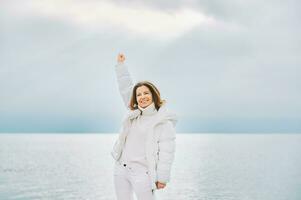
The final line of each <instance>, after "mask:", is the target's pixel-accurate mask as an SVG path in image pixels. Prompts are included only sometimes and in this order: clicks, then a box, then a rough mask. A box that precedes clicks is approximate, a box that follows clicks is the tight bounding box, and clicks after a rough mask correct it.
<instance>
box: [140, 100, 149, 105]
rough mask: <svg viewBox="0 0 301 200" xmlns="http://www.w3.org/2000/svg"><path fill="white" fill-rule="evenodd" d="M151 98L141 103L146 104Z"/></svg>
mask: <svg viewBox="0 0 301 200" xmlns="http://www.w3.org/2000/svg"><path fill="white" fill-rule="evenodd" d="M148 102H149V100H145V101H141V103H143V104H145V103H148Z"/></svg>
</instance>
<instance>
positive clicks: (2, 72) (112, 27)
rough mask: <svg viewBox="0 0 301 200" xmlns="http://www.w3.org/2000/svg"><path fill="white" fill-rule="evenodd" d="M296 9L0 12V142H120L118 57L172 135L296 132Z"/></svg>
mask: <svg viewBox="0 0 301 200" xmlns="http://www.w3.org/2000/svg"><path fill="white" fill-rule="evenodd" d="M300 6H301V3H300V2H299V1H297V0H286V1H271V0H267V1H259V0H252V1H251V0H249V1H243V0H235V1H216V0H210V1H208V0H199V1H195V0H172V1H171V0H168V1H150V0H147V1H138V0H135V1H131V0H128V1H121V0H110V1H106V0H104V1H93V0H85V1H83V0H82V1H79V0H73V1H70V0H60V1H53V0H52V1H50V0H44V1H38V0H36V1H33V0H27V1H17V0H2V1H1V2H0V44H1V45H0V91H1V92H0V132H2V133H20V132H37V133H43V132H45V133H46V132H58V133H62V132H67V133H75V132H78V133H89V132H97V133H111V132H117V131H118V130H119V128H120V126H121V120H122V118H123V116H124V114H125V113H126V108H125V107H124V106H123V103H122V98H121V96H120V94H119V91H118V87H117V82H116V77H115V71H114V66H115V64H116V57H117V54H118V53H120V52H122V53H124V54H125V56H126V61H125V62H126V64H127V65H128V67H129V70H130V73H131V75H132V77H133V80H134V81H135V82H137V81H142V80H148V81H151V82H152V83H154V84H155V85H156V86H157V87H158V88H159V90H160V93H161V96H162V98H163V99H165V100H166V101H167V102H168V108H169V110H170V111H173V112H174V113H176V114H177V116H178V124H177V127H176V130H177V132H179V133H203V132H204V133H301V92H300V91H301V79H300V78H301V37H300V35H301V24H300V19H301V13H300V12H299V10H300Z"/></svg>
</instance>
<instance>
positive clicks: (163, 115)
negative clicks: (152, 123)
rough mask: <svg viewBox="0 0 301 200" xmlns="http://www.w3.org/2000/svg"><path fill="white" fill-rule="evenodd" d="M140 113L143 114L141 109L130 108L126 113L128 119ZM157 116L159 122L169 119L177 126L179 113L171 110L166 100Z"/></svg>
mask: <svg viewBox="0 0 301 200" xmlns="http://www.w3.org/2000/svg"><path fill="white" fill-rule="evenodd" d="M140 114H141V110H140V109H135V110H129V111H128V113H127V115H126V119H128V120H131V119H134V118H136V117H137V116H138V115H140ZM156 118H157V120H156V122H157V123H161V122H164V121H167V120H168V121H171V122H172V124H173V126H174V127H175V126H176V124H177V122H178V117H177V115H176V114H175V113H173V112H170V111H169V110H168V109H167V107H166V102H164V103H163V105H161V107H160V108H159V110H158V111H157V114H156Z"/></svg>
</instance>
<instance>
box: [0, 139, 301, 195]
mask: <svg viewBox="0 0 301 200" xmlns="http://www.w3.org/2000/svg"><path fill="white" fill-rule="evenodd" d="M116 137H117V135H116V134H0V199H1V200H2V199H3V200H43V199H45V200H46V199H51V200H56V199H58V200H71V199H72V200H77V199H78V200H88V199H89V200H92V199H93V200H113V199H115V193H114V186H113V175H112V173H113V171H112V170H113V164H114V161H113V159H112V158H111V156H110V150H111V147H112V145H113V142H114V140H115V139H116ZM157 199H158V200H160V199H162V200H178V199H179V200H194V199H196V200H217V199H223V200H300V199H301V134H287V135H284V134H178V135H177V146H176V157H175V162H174V165H173V168H172V178H171V182H170V183H169V184H168V185H167V187H166V189H164V190H159V191H157Z"/></svg>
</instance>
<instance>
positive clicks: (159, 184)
mask: <svg viewBox="0 0 301 200" xmlns="http://www.w3.org/2000/svg"><path fill="white" fill-rule="evenodd" d="M156 186H157V189H163V188H165V186H166V183H161V182H159V181H157V182H156Z"/></svg>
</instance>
